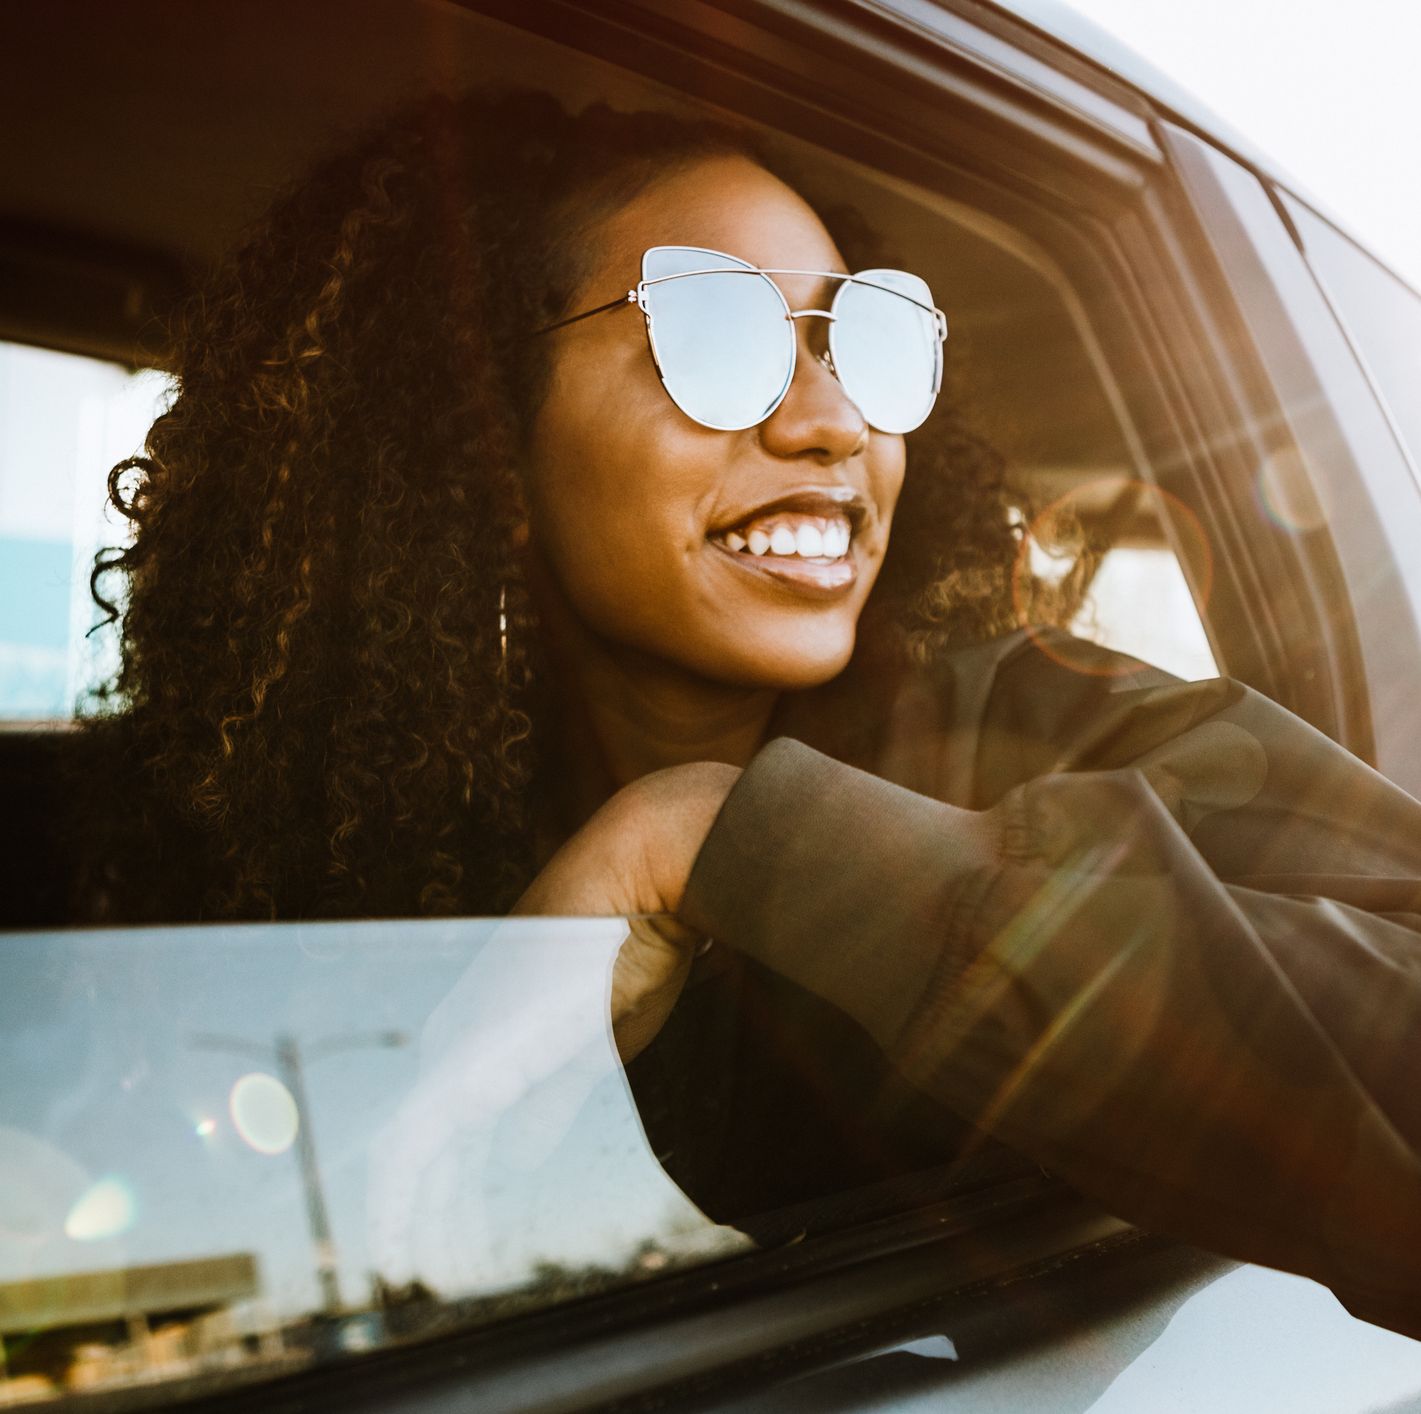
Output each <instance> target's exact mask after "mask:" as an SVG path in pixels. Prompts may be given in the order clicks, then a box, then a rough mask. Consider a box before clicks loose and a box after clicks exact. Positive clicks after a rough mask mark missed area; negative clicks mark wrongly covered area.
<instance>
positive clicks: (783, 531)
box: [770, 525, 799, 555]
mask: <svg viewBox="0 0 1421 1414" xmlns="http://www.w3.org/2000/svg"><path fill="white" fill-rule="evenodd" d="M770 549H771V550H773V551H774V552H775V554H777V555H793V554H794V553H795V552H796V551H797V550H798V549H799V541H798V540H796V539H795V534H794V531H792V530H791V529H790V528H789V526H787V525H777V526H776V527H775V530H774V534H773V535H771V536H770Z"/></svg>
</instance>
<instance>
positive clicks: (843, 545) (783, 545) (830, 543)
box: [719, 519, 853, 560]
mask: <svg viewBox="0 0 1421 1414" xmlns="http://www.w3.org/2000/svg"><path fill="white" fill-rule="evenodd" d="M852 538H853V537H852V533H851V532H850V530H849V526H848V522H847V521H843V520H829V521H827V522H825V521H819V522H818V523H814V522H810V521H807V520H801V519H796V521H795V522H794V523H792V524H787V523H786V522H784V521H780V522H779V523H778V524H776V523H775V522H774V521H772V520H768V519H767V520H766V521H765V522H763V523H762V524H760V525H756V526H753V527H752V528H751V529H750V530H749V531H747V532H746V533H745V534H741V533H740V532H739V531H736V530H727V531H726V532H725V533H724V534H723V535H721V536H720V537H719V539H720V543H721V544H722V545H724V546H725V548H726V549H727V550H730V551H732V552H734V553H736V554H739V553H741V552H747V551H748V553H750V554H752V555H778V556H781V557H783V558H789V557H791V556H798V557H799V558H800V559H802V560H819V559H830V560H841V559H843V557H844V556H845V555H847V554H848V553H849V544H850V542H851V540H852Z"/></svg>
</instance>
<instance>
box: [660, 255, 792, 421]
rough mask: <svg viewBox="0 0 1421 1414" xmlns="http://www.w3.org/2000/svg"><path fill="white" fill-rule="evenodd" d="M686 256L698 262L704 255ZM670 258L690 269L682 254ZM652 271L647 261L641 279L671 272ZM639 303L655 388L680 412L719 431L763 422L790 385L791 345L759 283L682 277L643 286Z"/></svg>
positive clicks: (748, 277) (718, 276) (776, 302)
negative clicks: (657, 372) (646, 318)
mask: <svg viewBox="0 0 1421 1414" xmlns="http://www.w3.org/2000/svg"><path fill="white" fill-rule="evenodd" d="M692 254H693V255H694V254H699V258H700V263H701V264H702V265H703V264H704V263H705V261H706V257H705V255H704V253H692ZM677 255H678V257H679V259H678V263H680V264H681V265H683V266H684V265H686V264H688V263H689V262H688V261H687V259H686V256H687V252H684V251H682V252H678V253H677ZM654 264H655V263H654V262H653V261H652V259H651V256H650V254H649V255H648V259H647V262H646V265H645V267H644V274H645V278H647V279H654V278H656V276H657V275H660V274H670V273H673V272H672V271H668V270H665V269H660V270H657V269H655V268H654ZM663 264H664V262H663ZM691 268H696V266H695V265H692V266H691ZM646 301H647V311H648V313H649V314H650V316H651V338H652V344H653V347H654V349H655V351H656V358H657V361H658V363H659V365H660V367H661V378H662V382H663V383H664V384H665V385H666V391H667V392H668V393H669V394H670V395H671V399H672V401H673V402H675V404H676V406H677V407H679V408H680V409H681V411H682V412H684V413H686V414H687V416H689V417H692V418H694V419H695V420H696V421H697V422H700V423H703V424H705V425H706V426H707V427H715V428H720V429H723V430H732V429H739V428H742V427H753V426H755V424H756V423H758V422H761V421H763V420H764V419H765V418H766V417H768V416H769V414H770V411H771V410H772V409H773V408H774V406H775V404H776V403H777V402H778V401H779V399H780V397H781V395H782V394H783V393H784V391H785V388H786V387H787V386H788V384H789V379H790V374H791V372H792V371H793V370H792V361H793V357H794V338H793V330H792V326H791V325H790V322H789V320H788V319H787V318H786V317H785V309H784V305H783V304H782V303H781V301H780V297H779V295H778V293H777V292H776V291H775V289H774V287H773V286H772V285H771V284H770V283H769V281H768V280H766V279H765V278H764V276H762V275H758V274H755V273H753V272H750V271H748V270H746V271H744V272H740V271H736V270H733V269H727V270H725V271H723V272H722V271H719V270H717V271H714V272H713V273H710V274H695V275H686V276H684V277H683V278H680V279H675V280H667V281H665V282H664V283H663V284H656V285H649V286H648V287H647V291H646Z"/></svg>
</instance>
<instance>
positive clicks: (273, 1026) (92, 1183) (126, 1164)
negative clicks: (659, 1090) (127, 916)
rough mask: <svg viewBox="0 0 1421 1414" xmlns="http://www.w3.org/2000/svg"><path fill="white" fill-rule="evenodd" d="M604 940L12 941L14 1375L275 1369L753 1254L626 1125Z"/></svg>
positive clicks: (304, 932) (405, 927) (598, 927)
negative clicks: (710, 1215)
mask: <svg viewBox="0 0 1421 1414" xmlns="http://www.w3.org/2000/svg"><path fill="white" fill-rule="evenodd" d="M626 933H627V924H626V922H625V921H624V920H622V919H600V920H575V919H572V920H567V919H560V920H546V919H538V920H535V919H522V920H516V921H478V920H464V921H459V922H401V923H363V924H355V925H351V924H323V925H317V924H307V925H273V926H269V927H261V926H248V927H210V928H207V929H196V928H188V929H171V928H170V929H139V930H133V931H129V932H108V933H105V932H77V933H55V934H32V935H25V934H12V935H9V936H7V937H6V938H5V939H4V947H3V949H0V1074H3V1075H4V1076H5V1084H4V1086H3V1088H2V1089H0V1336H3V1339H4V1342H5V1348H6V1349H7V1350H8V1352H9V1356H8V1358H9V1376H10V1378H11V1379H12V1380H15V1381H20V1380H27V1381H29V1384H28V1385H27V1386H26V1388H29V1389H30V1391H31V1393H39V1392H42V1390H43V1389H44V1388H48V1389H50V1390H58V1389H62V1388H66V1387H67V1388H74V1387H88V1388H104V1387H113V1386H117V1385H123V1384H131V1383H135V1382H141V1381H143V1380H149V1379H152V1378H153V1377H154V1376H155V1375H159V1374H161V1375H162V1376H163V1377H165V1378H169V1379H178V1378H186V1377H194V1378H195V1377H200V1376H204V1375H207V1376H217V1375H219V1374H220V1375H221V1376H222V1377H223V1378H225V1379H238V1378H241V1377H242V1376H243V1375H244V1373H245V1374H264V1375H270V1374H272V1373H275V1372H278V1371H280V1370H285V1369H290V1368H293V1367H297V1366H300V1365H302V1364H304V1363H309V1362H310V1361H312V1360H313V1359H317V1358H320V1357H322V1356H324V1355H329V1354H336V1353H339V1352H340V1351H342V1350H357V1349H368V1348H370V1347H372V1346H375V1345H380V1344H383V1343H385V1342H387V1341H389V1340H393V1339H397V1338H400V1337H404V1336H408V1335H411V1334H414V1333H416V1332H419V1331H428V1330H431V1329H436V1328H447V1327H449V1326H450V1325H453V1324H477V1323H481V1322H485V1321H489V1320H493V1319H497V1318H501V1317H504V1316H507V1315H511V1314H514V1313H516V1312H518V1311H523V1310H528V1309H530V1308H533V1307H536V1306H540V1305H546V1304H549V1303H554V1302H558V1301H563V1300H567V1299H570V1298H572V1297H573V1296H578V1295H587V1294H590V1293H592V1292H594V1291H599V1290H610V1289H613V1288H616V1287H619V1286H623V1285H626V1284H628V1283H632V1282H636V1281H640V1280H643V1279H645V1278H648V1277H652V1276H655V1275H657V1274H658V1273H661V1272H664V1271H667V1270H669V1269H673V1268H677V1267H681V1266H685V1265H687V1264H695V1263H702V1262H707V1261H714V1260H718V1259H720V1258H723V1257H725V1256H728V1255H731V1254H733V1253H735V1252H738V1251H740V1250H742V1249H744V1248H746V1247H748V1246H749V1245H750V1243H749V1240H748V1239H747V1238H745V1237H743V1236H742V1235H741V1234H739V1233H738V1232H736V1231H734V1230H733V1229H730V1228H725V1227H721V1226H718V1225H717V1224H715V1223H713V1222H712V1221H710V1219H708V1218H707V1217H706V1216H705V1215H704V1214H702V1213H701V1212H700V1211H699V1210H698V1209H697V1208H696V1207H694V1206H693V1205H692V1203H691V1202H690V1201H689V1200H688V1199H687V1198H686V1197H684V1196H683V1195H682V1194H681V1193H680V1191H679V1190H678V1189H677V1188H676V1187H675V1185H674V1184H673V1183H672V1182H671V1180H670V1179H669V1178H668V1177H667V1176H666V1174H665V1173H664V1172H663V1170H662V1168H661V1167H660V1165H659V1164H658V1163H657V1161H656V1158H655V1156H654V1155H653V1154H652V1152H651V1149H650V1147H649V1145H648V1143H647V1140H646V1137H645V1135H644V1133H643V1129H642V1125H641V1121H640V1119H639V1117H638V1114H637V1110H636V1108H635V1106H634V1105H633V1103H632V1098H631V1095H630V1093H629V1091H628V1087H627V1083H626V1080H625V1077H624V1075H623V1072H622V1068H621V1066H620V1064H619V1062H618V1057H617V1052H616V1048H615V1045H614V1042H613V1039H612V1035H611V1029H610V1024H609V1020H608V1011H607V995H608V988H609V982H610V975H611V966H612V961H613V959H614V957H615V955H616V952H617V948H618V947H619V945H620V944H621V942H622V940H623V939H624V938H625V937H626ZM15 1388H16V1389H19V1386H18V1385H17V1386H16V1387H15Z"/></svg>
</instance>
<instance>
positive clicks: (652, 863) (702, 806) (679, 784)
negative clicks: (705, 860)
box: [624, 761, 741, 913]
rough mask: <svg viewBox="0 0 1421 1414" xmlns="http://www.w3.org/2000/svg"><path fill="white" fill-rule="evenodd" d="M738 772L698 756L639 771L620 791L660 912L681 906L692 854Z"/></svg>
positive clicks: (730, 788)
mask: <svg viewBox="0 0 1421 1414" xmlns="http://www.w3.org/2000/svg"><path fill="white" fill-rule="evenodd" d="M740 775H741V771H740V768H739V767H738V766H727V765H724V764H723V763H721V762H718V761H697V762H693V763H692V764H690V765H686V766H672V767H669V768H668V769H666V770H662V771H655V772H653V773H652V774H651V775H648V776H643V777H641V779H640V780H638V781H636V782H634V783H633V785H631V786H629V787H628V788H627V791H626V792H624V794H629V795H631V797H632V799H631V800H630V801H629V802H628V804H630V805H631V806H632V808H633V811H634V813H635V815H636V817H637V819H638V822H639V823H638V826H637V829H638V834H639V836H640V839H641V841H642V847H643V858H644V861H645V863H644V869H645V877H646V878H647V879H649V880H650V881H651V884H652V888H653V892H654V894H655V896H656V898H657V900H658V906H659V909H660V911H662V912H665V913H676V912H677V911H678V910H679V909H680V907H681V900H682V897H683V896H684V894H685V891H686V881H687V880H688V879H689V878H690V874H691V868H692V866H693V865H694V864H695V862H696V856H697V855H698V854H699V853H700V851H701V846H702V845H703V844H704V843H705V840H706V836H707V835H709V834H710V831H711V827H712V826H713V825H714V824H715V821H716V817H717V816H718V815H719V814H720V811H721V807H722V806H723V805H724V804H725V800H726V797H727V796H728V795H729V794H730V792H731V790H732V789H733V788H734V786H735V783H736V782H737V781H738V780H739V779H740Z"/></svg>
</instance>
